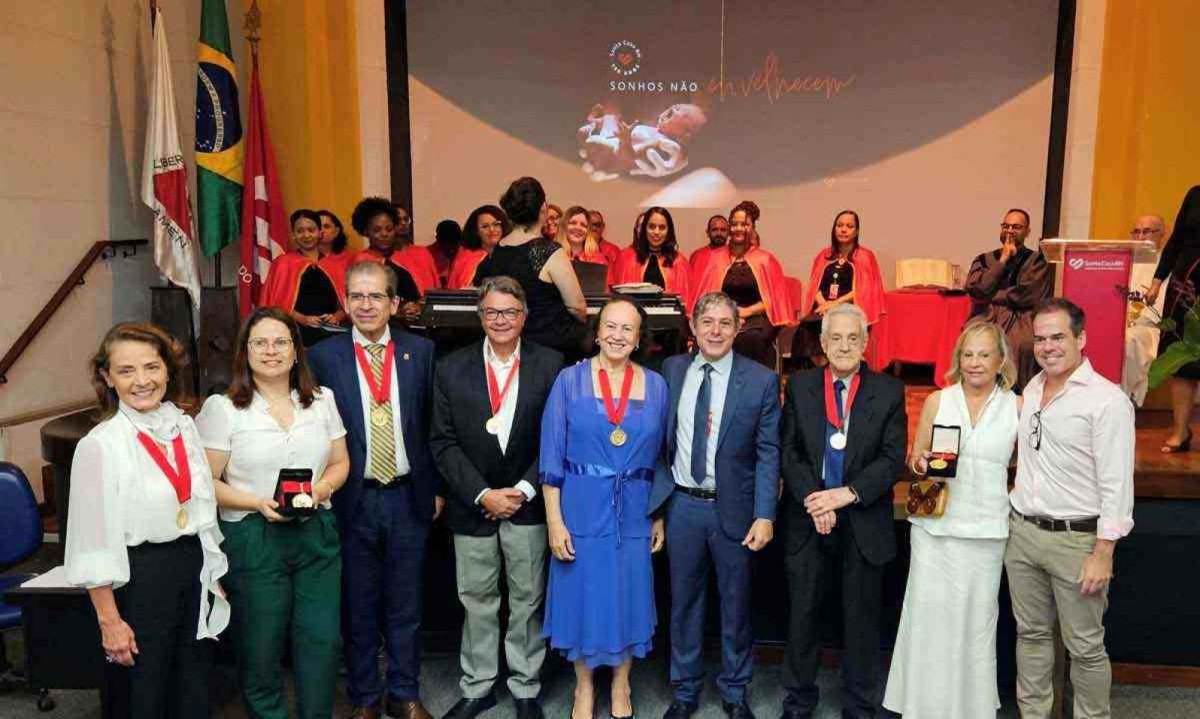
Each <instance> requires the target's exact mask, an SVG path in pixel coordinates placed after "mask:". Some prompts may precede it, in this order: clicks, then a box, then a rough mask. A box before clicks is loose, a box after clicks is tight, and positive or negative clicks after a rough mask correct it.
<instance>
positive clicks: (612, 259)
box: [587, 210, 621, 267]
mask: <svg viewBox="0 0 1200 719" xmlns="http://www.w3.org/2000/svg"><path fill="white" fill-rule="evenodd" d="M587 215H588V225H589V226H590V227H591V230H592V234H593V235H595V236H596V246H597V247H598V248H599V249H600V251H601V252H602V253H604V259H605V260H607V262H608V265H609V266H610V267H611V266H613V265H616V264H617V260H619V259H621V248H620V247H618V246H617V245H616V244H614V243H612V242H609V241H608V240H606V239H604V226H605V225H604V215H603V214H601V212H600V210H588V212H587Z"/></svg>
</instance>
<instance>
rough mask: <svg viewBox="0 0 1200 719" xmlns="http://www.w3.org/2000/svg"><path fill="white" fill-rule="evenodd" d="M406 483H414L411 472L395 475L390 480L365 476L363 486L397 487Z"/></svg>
mask: <svg viewBox="0 0 1200 719" xmlns="http://www.w3.org/2000/svg"><path fill="white" fill-rule="evenodd" d="M406 484H412V475H411V474H401V475H398V476H396V477H393V478H392V480H391V481H390V482H380V481H379V480H378V479H372V478H370V477H363V486H364V487H366V488H368V489H395V488H396V487H403V486H404V485H406Z"/></svg>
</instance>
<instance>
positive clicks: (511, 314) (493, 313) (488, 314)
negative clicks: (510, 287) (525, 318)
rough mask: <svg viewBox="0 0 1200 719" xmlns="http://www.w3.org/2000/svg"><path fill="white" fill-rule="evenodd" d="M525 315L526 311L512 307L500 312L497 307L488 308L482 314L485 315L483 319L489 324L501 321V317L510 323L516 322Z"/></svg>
mask: <svg viewBox="0 0 1200 719" xmlns="http://www.w3.org/2000/svg"><path fill="white" fill-rule="evenodd" d="M524 313H525V310H523V309H520V308H517V307H510V308H508V309H506V310H498V309H496V308H495V307H488V308H487V309H485V310H484V311H483V312H482V313H481V314H483V318H484V319H485V320H487V321H488V322H495V321H496V320H498V319H500V318H501V317H503V318H504V319H506V320H508V321H509V322H515V321H516V319H517V318H518V317H520V316H521V315H522V314H524Z"/></svg>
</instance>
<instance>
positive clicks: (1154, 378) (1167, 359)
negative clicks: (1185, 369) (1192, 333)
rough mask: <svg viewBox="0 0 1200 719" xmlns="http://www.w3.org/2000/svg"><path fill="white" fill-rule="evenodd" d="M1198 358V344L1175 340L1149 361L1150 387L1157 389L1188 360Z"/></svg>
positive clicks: (1191, 360)
mask: <svg viewBox="0 0 1200 719" xmlns="http://www.w3.org/2000/svg"><path fill="white" fill-rule="evenodd" d="M1197 360H1200V346H1197V345H1194V344H1192V343H1190V342H1175V343H1173V344H1172V345H1171V346H1170V347H1167V349H1166V351H1165V352H1163V353H1162V354H1161V355H1159V357H1158V358H1157V359H1155V360H1154V361H1153V362H1151V363H1150V372H1149V380H1150V389H1157V388H1158V387H1159V386H1160V385H1161V384H1162V383H1163V382H1165V381H1166V380H1167V378H1168V377H1170V376H1171V375H1173V374H1175V373H1176V372H1177V371H1178V370H1179V368H1180V367H1182V366H1184V365H1185V364H1187V363H1189V362H1195V361H1197Z"/></svg>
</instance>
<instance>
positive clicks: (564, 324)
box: [474, 177, 588, 362]
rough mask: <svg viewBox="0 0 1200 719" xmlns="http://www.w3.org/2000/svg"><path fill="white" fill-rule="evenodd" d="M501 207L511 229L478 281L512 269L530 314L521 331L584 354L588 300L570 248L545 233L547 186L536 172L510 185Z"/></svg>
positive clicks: (572, 356)
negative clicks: (572, 259) (544, 234)
mask: <svg viewBox="0 0 1200 719" xmlns="http://www.w3.org/2000/svg"><path fill="white" fill-rule="evenodd" d="M500 207H501V209H503V210H504V212H505V214H507V215H508V219H509V220H511V221H512V223H513V229H512V231H511V232H509V233H508V234H507V235H505V236H504V237H502V238H500V243H499V244H498V245H496V248H495V249H494V250H492V254H491V256H489V257H488V258H487V259H485V260H484V261H483V262H481V263H480V264H479V269H478V270H476V271H475V283H474V284H475V286H476V287H478V286H479V285H480V283H481V282H482V281H483V279H485V278H487V277H495V276H497V275H508V276H509V277H512V278H513V279H515V280H516V281H517V282H520V283H521V287H522V288H523V289H524V290H525V298H526V303H527V304H528V307H529V309H528V317H527V319H526V320H525V331H524V332H523V333H522V336H524V337H527V338H529V339H530V340H532V341H534V342H537V343H538V344H540V345H544V346H546V347H553V348H554V349H556V350H559V351H560V352H562V353H563V354H564V355H566V358H567V361H568V362H570V361H573V360H577V359H582V358H583V356H584V355H585V353H586V352H587V349H588V340H587V335H588V331H587V325H586V322H587V303H586V302H585V301H584V298H583V290H581V289H580V287H579V278H578V277H576V276H575V270H574V268H572V267H571V258H570V257H568V256H567V252H566V251H565V250H563V248H562V247H561V246H560V245H559V244H558V243H557V242H554V241H553V240H547V239H546V238H545V237H543V236H542V224H543V223H544V222H545V219H546V192H545V191H544V190H543V189H542V184H541V183H540V182H538V181H537V180H536V179H534V178H532V177H522V178H520V179H519V180H516V181H514V182H513V183H512V184H511V185H509V186H508V190H507V191H505V193H504V196H503V197H501V198H500Z"/></svg>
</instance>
